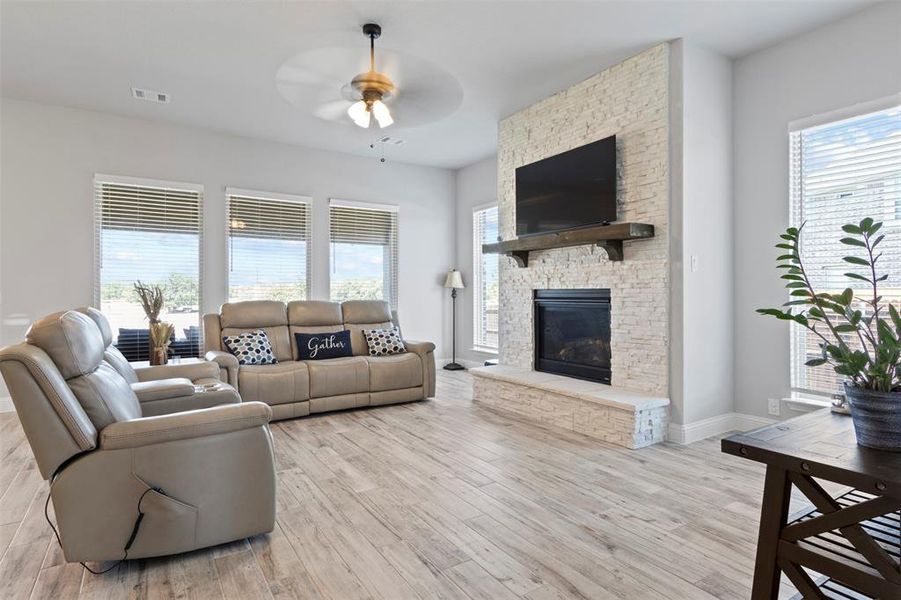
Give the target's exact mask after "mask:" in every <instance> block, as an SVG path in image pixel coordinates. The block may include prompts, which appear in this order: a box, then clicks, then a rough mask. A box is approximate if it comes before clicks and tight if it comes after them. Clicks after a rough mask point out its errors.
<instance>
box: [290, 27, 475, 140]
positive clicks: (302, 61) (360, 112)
mask: <svg viewBox="0 0 901 600" xmlns="http://www.w3.org/2000/svg"><path fill="white" fill-rule="evenodd" d="M358 31H359V30H358ZM363 35H365V36H366V37H368V38H369V56H368V58H369V60H368V61H366V60H365V59H366V58H367V57H365V56H364V55H363V54H362V53H361V52H360V48H359V46H358V45H354V46H327V47H312V48H309V49H307V50H304V51H302V52H300V53H298V54H295V55H294V56H292V57H290V58H289V59H288V60H286V61H285V62H284V63H282V65H281V66H280V67H279V68H278V71H277V72H276V77H275V80H276V81H275V83H276V87H277V89H278V92H279V93H280V94H281V96H282V97H283V98H284V99H285V100H286V101H287V102H289V103H290V104H292V105H294V106H296V107H298V108H300V109H302V110H303V111H304V112H307V113H310V114H312V115H313V116H315V117H316V118H319V119H322V120H324V121H330V122H335V123H344V124H346V125H348V126H351V124H352V123H356V124H357V125H358V126H360V127H362V128H368V127H370V126H372V125H373V123H372V121H375V122H376V124H377V125H378V126H379V127H388V126H389V125H391V124H392V123H393V122H394V120H393V119H394V117H400V119H401V120H399V121H398V122H397V124H398V125H399V126H403V127H404V128H411V127H417V126H420V125H424V124H426V123H433V122H435V121H438V120H440V119H442V118H444V117H446V116H447V115H449V114H451V113H453V112H454V111H455V110H457V108H459V106H460V104H461V103H462V101H463V88H462V86H461V85H460V82H459V81H457V79H456V78H455V77H454V76H453V75H452V74H451V73H449V72H448V71H446V70H445V69H444V68H442V66H441V65H439V64H436V63H433V62H431V61H429V60H427V59H425V58H422V57H419V56H416V55H415V54H409V53H406V52H402V51H397V50H384V49H381V50H380V51H379V65H378V66H379V69H380V71H377V70H376V64H375V40H376V38H378V37H379V36H380V35H381V27H380V26H379V25H377V24H375V23H370V24H366V25H364V26H363ZM361 71H362V72H361ZM353 73H359V74H358V75H357V76H356V77H353V75H352V74H353ZM386 73H391V77H388V75H387V74H386ZM348 116H349V117H350V119H348Z"/></svg>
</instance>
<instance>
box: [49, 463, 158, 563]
mask: <svg viewBox="0 0 901 600" xmlns="http://www.w3.org/2000/svg"><path fill="white" fill-rule="evenodd" d="M55 481H56V473H54V476H53V477H51V479H50V488H51V491H52V489H53V483H54V482H55ZM150 492H157V493H158V494H162V493H163V490H161V489H160V488H147V489H146V490H144V493H143V494H141V497H140V498H138V518H137V519H135V525H134V527H133V528H132V530H131V535H130V536H129V538H128V542H126V543H125V550H124V553H123V555H122V558H120V559H119V560H117V561H116V562H114V563H113V564H112V565H111V566H110V567H109V568H106V569H104V570H102V571H95V570H94V569H92V568H91V567H89V566H87V565H86V564H84V563H83V562H80V561H79V564H80V565H81V566H82V567H84V568H85V570H87V571H89V572H90V573H93V574H94V575H103V574H104V573H108V572H109V571H112V570H113V569H115V568H116V567H118V566H119V565H121V564H122V563H124V562H125V561H126V560H128V550H129V549H130V548H131V546H132V544H134V542H135V538H136V537H138V529H140V527H141V521H142V520H143V519H144V513H143V512H142V511H141V502H143V501H144V496H146V495H147V494H148V493H150ZM49 508H50V493H49V492H48V493H47V500H46V501H45V502H44V518H45V519H47V524H48V525H50V529H52V530H53V535H54V536H56V543H57V544H59V546H60V548H62V546H63V543H62V541H60V539H59V532H58V531H57V530H56V527H54V525H53V522H52V521H51V520H50V513H49Z"/></svg>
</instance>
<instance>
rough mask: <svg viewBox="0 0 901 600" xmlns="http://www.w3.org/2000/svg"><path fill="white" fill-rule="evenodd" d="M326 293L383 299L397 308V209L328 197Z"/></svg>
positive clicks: (341, 297) (341, 298) (347, 297)
mask: <svg viewBox="0 0 901 600" xmlns="http://www.w3.org/2000/svg"><path fill="white" fill-rule="evenodd" d="M329 255H330V256H329V258H330V270H329V272H330V281H331V282H330V296H331V299H332V300H334V301H338V302H340V301H344V300H386V301H387V302H388V303H389V304H390V305H391V307H392V308H397V209H396V207H390V206H373V207H368V206H366V205H364V204H357V203H343V202H341V201H336V200H332V202H331V205H330V206H329Z"/></svg>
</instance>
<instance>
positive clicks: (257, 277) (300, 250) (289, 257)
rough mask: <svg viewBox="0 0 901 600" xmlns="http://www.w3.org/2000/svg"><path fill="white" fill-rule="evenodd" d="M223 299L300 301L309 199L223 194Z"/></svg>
mask: <svg viewBox="0 0 901 600" xmlns="http://www.w3.org/2000/svg"><path fill="white" fill-rule="evenodd" d="M226 195H227V196H228V298H229V300H230V301H232V302H235V301H240V300H280V301H282V302H290V301H292V300H306V299H307V298H309V290H310V254H311V253H310V243H311V234H310V232H311V225H310V219H311V214H312V210H311V205H310V199H309V198H302V197H293V196H285V195H281V194H278V195H277V194H265V193H257V192H250V191H244V190H235V189H228V190H226Z"/></svg>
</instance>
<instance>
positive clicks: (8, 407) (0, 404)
mask: <svg viewBox="0 0 901 600" xmlns="http://www.w3.org/2000/svg"><path fill="white" fill-rule="evenodd" d="M5 412H16V407H15V406H13V399H12V398H10V397H9V396H0V413H5Z"/></svg>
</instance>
